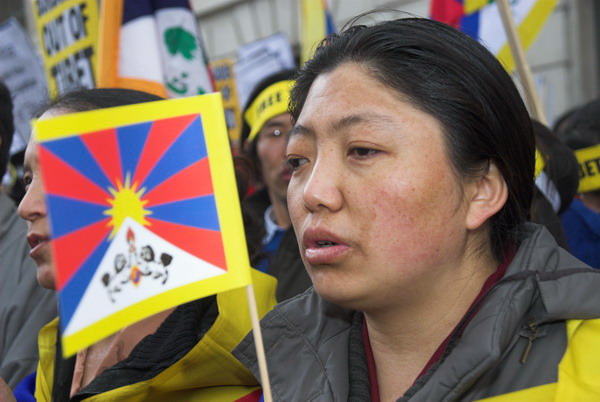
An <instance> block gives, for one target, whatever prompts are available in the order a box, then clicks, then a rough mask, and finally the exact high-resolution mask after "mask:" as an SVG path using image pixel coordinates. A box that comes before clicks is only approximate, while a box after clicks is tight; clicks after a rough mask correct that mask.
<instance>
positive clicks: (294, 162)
mask: <svg viewBox="0 0 600 402" xmlns="http://www.w3.org/2000/svg"><path fill="white" fill-rule="evenodd" d="M286 162H287V164H288V166H289V167H291V168H292V170H294V171H296V170H298V168H299V167H300V166H302V165H304V164H305V163H306V162H308V159H306V158H288V159H287V161H286Z"/></svg>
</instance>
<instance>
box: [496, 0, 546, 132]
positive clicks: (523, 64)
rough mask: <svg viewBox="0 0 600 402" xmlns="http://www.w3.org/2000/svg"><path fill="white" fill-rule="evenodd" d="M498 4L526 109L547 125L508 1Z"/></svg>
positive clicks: (503, 0) (497, 0) (504, 0)
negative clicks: (522, 90) (524, 93)
mask: <svg viewBox="0 0 600 402" xmlns="http://www.w3.org/2000/svg"><path fill="white" fill-rule="evenodd" d="M496 3H498V9H499V11H500V17H501V18H502V24H503V25H504V31H505V32H506V36H507V38H508V44H509V46H510V51H511V53H512V56H513V58H514V60H515V66H516V68H517V72H518V74H519V78H520V79H521V83H522V84H523V87H524V89H525V92H526V96H525V102H526V103H527V107H528V108H529V111H530V113H531V115H532V116H533V118H534V119H536V120H537V121H539V122H540V123H542V124H544V125H546V126H547V125H548V119H547V118H546V113H545V112H544V108H543V107H542V104H541V102H540V99H539V97H538V94H537V90H536V88H535V85H534V83H533V76H532V74H531V68H530V67H529V64H528V63H527V60H526V59H525V51H524V50H523V44H522V43H521V40H520V39H519V34H518V31H517V28H516V26H515V21H514V19H513V16H512V12H511V11H510V6H509V5H508V0H496Z"/></svg>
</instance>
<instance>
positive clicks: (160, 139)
mask: <svg viewBox="0 0 600 402" xmlns="http://www.w3.org/2000/svg"><path fill="white" fill-rule="evenodd" d="M196 117H198V115H197V114H192V115H187V116H178V117H172V118H170V119H162V120H156V121H155V122H154V123H152V128H151V129H150V132H149V133H148V138H147V139H146V145H145V146H144V151H143V152H142V156H141V157H140V161H139V162H138V165H137V168H136V170H135V174H134V176H133V182H138V183H140V184H141V183H142V182H143V181H144V180H145V179H146V176H148V173H150V172H151V171H152V168H154V166H156V163H157V162H158V161H159V160H160V158H161V157H162V156H163V155H164V153H165V152H166V151H167V149H169V147H170V146H171V144H173V142H174V141H175V140H176V139H177V137H179V135H181V133H182V132H183V131H184V130H185V129H186V128H187V127H188V126H189V125H190V123H191V122H192V121H193V120H194V119H195V118H196Z"/></svg>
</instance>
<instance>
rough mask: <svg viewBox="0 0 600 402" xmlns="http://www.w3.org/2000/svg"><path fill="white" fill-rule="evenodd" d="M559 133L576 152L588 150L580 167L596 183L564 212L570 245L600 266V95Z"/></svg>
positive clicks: (570, 117) (575, 113)
mask: <svg viewBox="0 0 600 402" xmlns="http://www.w3.org/2000/svg"><path fill="white" fill-rule="evenodd" d="M559 135H560V136H561V138H562V140H563V141H564V142H565V143H566V144H567V145H568V146H569V147H570V148H571V149H573V150H574V151H575V154H579V155H582V153H587V154H588V157H586V158H585V161H584V162H583V163H581V166H580V168H579V169H580V177H581V182H582V183H584V181H585V182H590V181H591V183H592V185H591V187H590V186H588V188H586V189H585V191H583V190H580V191H578V193H579V194H578V196H577V197H576V198H575V200H573V203H572V205H571V207H570V208H569V209H568V210H567V211H566V212H564V213H563V214H562V222H563V227H564V229H565V235H566V236H567V241H568V243H569V248H570V250H571V252H572V253H573V255H575V256H576V257H577V258H579V259H580V260H581V261H583V262H585V263H586V264H588V265H590V266H591V267H593V268H600V99H596V100H594V101H592V102H590V103H588V104H586V105H584V106H582V107H580V108H577V109H576V110H574V111H571V112H569V113H568V117H567V118H565V119H562V123H561V125H560V128H559ZM582 160H583V159H582ZM586 162H587V163H586Z"/></svg>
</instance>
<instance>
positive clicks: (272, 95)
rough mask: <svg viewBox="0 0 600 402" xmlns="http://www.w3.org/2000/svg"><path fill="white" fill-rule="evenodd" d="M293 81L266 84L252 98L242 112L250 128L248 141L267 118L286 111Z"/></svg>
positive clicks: (254, 135) (252, 138)
mask: <svg viewBox="0 0 600 402" xmlns="http://www.w3.org/2000/svg"><path fill="white" fill-rule="evenodd" d="M294 83H295V81H293V80H287V81H279V82H276V83H275V84H273V85H270V86H268V87H267V88H266V89H265V90H264V91H262V92H261V93H260V94H259V95H258V96H257V97H256V99H254V102H252V104H251V105H250V107H249V108H248V110H246V113H244V119H245V120H246V123H248V125H249V126H250V130H251V131H250V135H249V136H248V141H253V140H254V138H256V135H257V134H258V132H259V131H260V129H261V128H262V126H264V125H265V123H266V122H267V120H269V119H271V118H273V117H275V116H277V115H280V114H282V113H285V112H287V110H288V109H287V108H288V101H289V99H290V90H291V89H292V86H293V85H294Z"/></svg>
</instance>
